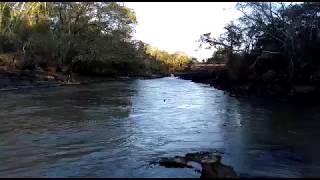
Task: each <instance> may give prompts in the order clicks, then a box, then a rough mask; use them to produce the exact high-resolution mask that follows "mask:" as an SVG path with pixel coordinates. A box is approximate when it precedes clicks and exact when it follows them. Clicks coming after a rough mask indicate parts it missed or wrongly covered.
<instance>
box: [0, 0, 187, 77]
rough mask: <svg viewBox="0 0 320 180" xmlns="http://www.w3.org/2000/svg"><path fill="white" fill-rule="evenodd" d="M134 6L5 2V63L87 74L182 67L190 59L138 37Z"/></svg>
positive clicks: (1, 49)
mask: <svg viewBox="0 0 320 180" xmlns="http://www.w3.org/2000/svg"><path fill="white" fill-rule="evenodd" d="M137 23H138V22H137V18H136V15H135V12H134V11H133V10H132V9H129V8H128V7H126V6H124V5H123V4H121V3H116V2H1V3H0V66H5V67H13V68H14V69H17V70H21V71H27V74H28V73H29V74H30V72H34V71H37V70H41V71H44V72H51V73H56V72H58V73H62V74H63V75H70V74H72V73H76V74H79V75H84V76H105V77H114V76H141V75H150V74H168V73H172V72H175V71H181V70H183V69H184V68H185V67H186V63H187V62H188V61H189V60H190V57H188V56H187V55H186V54H184V53H181V52H177V53H174V54H170V53H168V52H166V51H162V50H159V49H157V48H156V47H152V46H150V45H148V44H146V43H144V42H142V41H137V40H133V39H132V35H133V33H134V31H135V26H136V25H137Z"/></svg>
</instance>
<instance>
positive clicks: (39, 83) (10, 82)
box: [0, 67, 170, 91]
mask: <svg viewBox="0 0 320 180" xmlns="http://www.w3.org/2000/svg"><path fill="white" fill-rule="evenodd" d="M166 76H170V75H169V74H150V75H140V76H116V77H103V76H80V75H77V74H73V75H72V78H70V77H68V75H66V74H63V73H58V72H55V73H52V72H47V71H43V70H41V69H38V70H33V71H30V70H19V69H13V68H12V69H9V68H8V67H0V91H8V90H18V89H30V88H48V87H56V86H67V85H84V84H90V83H99V82H106V81H113V80H117V81H121V80H129V79H154V78H161V77H166Z"/></svg>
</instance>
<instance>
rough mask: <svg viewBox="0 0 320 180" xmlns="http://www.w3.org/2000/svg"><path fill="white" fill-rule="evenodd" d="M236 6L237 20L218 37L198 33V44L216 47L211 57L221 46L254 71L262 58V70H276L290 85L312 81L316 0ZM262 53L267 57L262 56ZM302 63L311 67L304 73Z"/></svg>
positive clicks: (317, 41)
mask: <svg viewBox="0 0 320 180" xmlns="http://www.w3.org/2000/svg"><path fill="white" fill-rule="evenodd" d="M237 8H238V10H239V11H241V12H242V13H243V15H242V17H240V18H239V19H238V21H237V23H234V22H231V23H230V24H228V25H227V26H226V27H225V30H226V32H225V33H224V34H222V35H221V36H220V37H219V38H214V37H211V36H210V35H211V34H210V33H206V34H203V35H201V36H200V46H203V45H207V48H211V47H215V48H217V49H218V50H217V51H216V53H215V54H214V57H213V58H211V59H212V60H214V59H219V58H220V57H221V52H222V51H221V50H222V49H224V50H226V51H224V52H223V54H224V55H225V57H226V59H227V60H228V61H240V60H237V59H243V58H235V57H236V56H237V57H245V58H244V59H243V60H241V61H242V62H243V63H241V64H245V65H246V66H248V67H247V68H243V69H247V70H249V69H251V70H253V71H258V69H259V68H258V64H261V63H262V59H263V64H264V65H263V67H265V71H266V72H267V71H268V70H272V71H274V72H278V74H279V76H280V75H281V78H282V76H283V77H285V78H287V80H286V81H288V82H290V84H291V85H293V84H295V83H306V82H310V81H312V78H310V77H312V76H313V74H316V72H317V71H319V70H320V61H319V60H318V59H319V57H320V49H319V47H320V46H319V45H320V36H319V34H320V26H319V25H320V23H319V22H320V4H319V3H316V2H306V3H282V2H281V3H275V2H247V3H244V2H243V3H238V4H237ZM266 54H269V56H270V58H267V59H265V58H262V57H265V56H266ZM248 57H249V58H248ZM278 57H281V58H278ZM227 64H237V62H229V63H228V62H227ZM270 64H272V65H270ZM249 66H250V67H251V68H249ZM228 67H229V66H228ZM259 67H260V66H259ZM261 67H262V66H261ZM267 67H268V68H269V69H268V68H267ZM305 67H313V68H308V75H305V74H306V73H302V72H303V69H305ZM229 68H230V69H232V68H231V66H230V67H229ZM279 69H280V70H279ZM302 74H304V75H302ZM302 76H303V77H304V80H302V79H301V77H302ZM299 79H300V80H299Z"/></svg>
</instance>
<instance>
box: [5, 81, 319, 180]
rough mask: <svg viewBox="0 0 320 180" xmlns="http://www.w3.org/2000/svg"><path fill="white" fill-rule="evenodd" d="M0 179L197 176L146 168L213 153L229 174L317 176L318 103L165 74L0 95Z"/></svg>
mask: <svg viewBox="0 0 320 180" xmlns="http://www.w3.org/2000/svg"><path fill="white" fill-rule="evenodd" d="M0 123H1V125H0V177H199V176H200V174H199V173H197V172H195V171H194V170H193V169H187V168H181V169H179V168H173V169H171V168H165V167H161V166H157V165H151V164H150V162H152V161H155V160H157V159H159V158H161V157H171V156H175V155H184V154H186V153H190V152H199V151H213V150H218V151H220V152H222V153H223V155H222V162H223V163H224V164H227V165H230V166H232V167H233V168H234V169H235V171H236V172H237V173H238V174H242V175H250V176H268V177H270V176H271V177H314V176H320V155H319V152H320V143H319V142H320V106H311V105H302V104H289V103H286V102H275V101H272V100H268V99H248V98H236V97H231V96H229V95H228V94H226V93H224V92H223V91H220V90H217V89H214V88H213V87H209V86H207V85H204V84H199V83H194V82H191V81H187V80H181V79H178V78H175V77H166V78H160V79H151V80H128V81H110V82H105V83H99V84H91V85H84V86H70V87H55V88H43V89H33V90H20V91H10V92H1V94H0Z"/></svg>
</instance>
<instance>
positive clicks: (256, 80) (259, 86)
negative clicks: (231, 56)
mask: <svg viewBox="0 0 320 180" xmlns="http://www.w3.org/2000/svg"><path fill="white" fill-rule="evenodd" d="M174 75H175V76H177V77H179V78H181V79H185V80H191V81H193V82H196V83H204V84H209V85H210V86H213V87H214V88H216V89H219V90H223V91H225V92H227V93H229V94H230V95H231V96H236V97H237V96H241V97H261V98H265V97H269V98H272V99H279V100H284V101H291V102H301V101H304V102H305V101H308V102H317V99H318V97H320V89H319V88H318V87H317V86H316V84H310V83H309V84H308V83H304V84H295V85H289V84H288V83H287V82H284V81H281V80H279V79H277V78H276V77H275V75H274V74H272V72H271V71H268V72H267V73H265V74H262V75H261V76H258V75H255V76H247V77H246V78H243V79H241V80H232V79H231V78H230V73H229V72H228V69H227V68H226V66H221V65H219V66H217V67H205V66H204V67H202V68H198V69H193V70H190V71H188V72H183V73H176V74H174Z"/></svg>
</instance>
